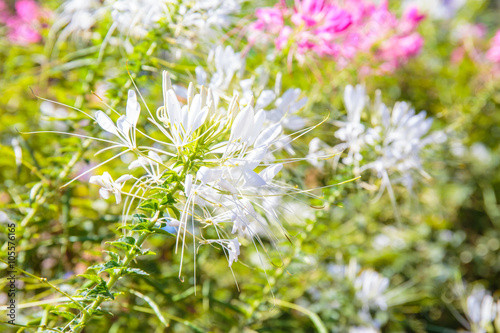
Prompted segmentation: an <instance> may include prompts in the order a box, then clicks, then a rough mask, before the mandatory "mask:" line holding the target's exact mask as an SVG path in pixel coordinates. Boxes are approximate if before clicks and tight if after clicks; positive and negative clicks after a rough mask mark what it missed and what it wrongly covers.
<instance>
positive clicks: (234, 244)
mask: <svg viewBox="0 0 500 333" xmlns="http://www.w3.org/2000/svg"><path fill="white" fill-rule="evenodd" d="M205 242H206V243H207V244H210V243H217V244H219V245H220V246H222V248H223V249H224V251H225V252H226V255H227V256H228V259H227V261H228V264H229V267H231V265H232V264H233V262H235V261H238V256H239V255H240V241H239V240H238V238H237V237H235V238H233V239H207V240H206V241H205Z"/></svg>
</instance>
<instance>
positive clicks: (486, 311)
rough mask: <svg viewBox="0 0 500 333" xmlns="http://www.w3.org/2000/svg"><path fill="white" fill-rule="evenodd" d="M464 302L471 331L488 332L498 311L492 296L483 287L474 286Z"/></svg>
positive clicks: (499, 310)
mask: <svg viewBox="0 0 500 333" xmlns="http://www.w3.org/2000/svg"><path fill="white" fill-rule="evenodd" d="M466 304H467V306H466V308H465V310H466V314H467V318H468V319H469V322H470V324H471V328H472V331H473V332H478V333H486V332H489V331H490V328H491V327H492V323H493V321H494V320H495V317H496V315H497V312H500V309H498V308H497V304H496V303H495V301H494V300H493V297H492V296H491V295H490V294H489V293H488V292H487V291H486V290H485V289H483V288H475V289H474V290H473V291H472V292H471V293H470V295H469V296H468V297H467V302H466Z"/></svg>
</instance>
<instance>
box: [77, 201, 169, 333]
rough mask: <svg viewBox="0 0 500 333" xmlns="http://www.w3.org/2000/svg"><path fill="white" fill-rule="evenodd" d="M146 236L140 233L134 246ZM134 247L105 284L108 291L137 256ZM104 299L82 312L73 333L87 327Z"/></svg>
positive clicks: (154, 221)
mask: <svg viewBox="0 0 500 333" xmlns="http://www.w3.org/2000/svg"><path fill="white" fill-rule="evenodd" d="M159 215H160V212H159V211H158V212H156V214H155V216H154V217H153V218H152V219H151V221H150V223H149V224H148V229H151V228H152V227H153V226H154V225H155V223H156V221H157V220H158V217H159ZM148 236H149V233H148V232H145V233H142V234H141V235H140V236H139V238H138V239H137V242H136V244H135V245H136V247H141V246H142V244H143V243H144V241H146V239H147V238H148ZM136 247H133V248H131V249H130V251H129V252H128V253H127V255H126V256H125V258H124V261H123V264H122V269H121V270H120V272H119V273H118V274H114V275H112V276H111V278H110V279H109V280H108V283H107V284H106V286H107V288H108V290H111V288H113V286H114V285H115V283H116V282H117V281H118V279H120V277H121V273H122V270H123V268H127V267H128V265H130V263H131V262H132V260H134V259H135V258H136V257H137V256H138V255H137V252H136ZM105 299H106V297H104V296H99V297H97V299H96V300H95V301H94V302H93V303H92V305H91V306H90V309H89V310H84V311H83V316H82V319H81V320H80V323H79V324H78V325H77V326H76V327H75V328H74V330H73V332H75V333H79V332H81V331H82V330H83V328H84V327H85V325H87V323H88V322H89V321H90V319H92V316H93V315H94V312H95V311H96V310H97V308H98V307H99V305H101V303H102V302H103V301H104V300H105Z"/></svg>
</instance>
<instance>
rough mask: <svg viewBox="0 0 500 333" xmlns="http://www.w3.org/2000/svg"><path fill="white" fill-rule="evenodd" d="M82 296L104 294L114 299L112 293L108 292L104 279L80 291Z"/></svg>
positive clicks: (90, 296) (92, 296)
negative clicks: (92, 286)
mask: <svg viewBox="0 0 500 333" xmlns="http://www.w3.org/2000/svg"><path fill="white" fill-rule="evenodd" d="M81 295H82V296H86V297H89V298H96V297H98V296H105V297H109V298H111V299H115V297H114V296H113V294H112V293H110V292H109V289H108V286H107V285H106V282H105V281H104V280H101V282H100V283H99V284H98V285H96V286H95V287H94V288H92V289H90V290H89V289H86V290H83V291H82V292H81Z"/></svg>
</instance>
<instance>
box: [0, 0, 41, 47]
mask: <svg viewBox="0 0 500 333" xmlns="http://www.w3.org/2000/svg"><path fill="white" fill-rule="evenodd" d="M14 6H15V9H16V13H15V14H14V13H9V11H8V8H7V5H6V4H5V2H4V1H2V0H0V12H1V14H0V23H3V24H4V25H5V26H7V28H8V29H7V38H8V39H9V40H10V41H11V42H12V43H15V44H20V45H28V44H32V43H37V42H39V41H40V40H41V39H42V36H41V35H40V33H39V32H38V30H39V28H40V22H39V21H40V18H42V17H43V16H44V15H45V14H44V12H43V11H42V10H41V9H40V7H39V5H38V4H37V3H36V2H35V1H34V0H19V1H16V3H15V5H14Z"/></svg>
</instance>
